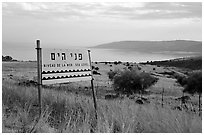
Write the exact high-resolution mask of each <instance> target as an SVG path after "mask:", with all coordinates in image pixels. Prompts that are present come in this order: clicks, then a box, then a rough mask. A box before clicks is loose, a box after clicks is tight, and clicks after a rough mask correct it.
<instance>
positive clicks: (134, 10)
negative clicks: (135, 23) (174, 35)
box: [2, 2, 202, 20]
mask: <svg viewBox="0 0 204 135" xmlns="http://www.w3.org/2000/svg"><path fill="white" fill-rule="evenodd" d="M2 9H3V15H4V16H6V15H16V16H19V17H20V16H28V17H36V18H41V19H42V18H45V19H49V18H51V19H59V18H61V19H68V18H70V17H77V18H82V19H84V18H94V19H97V18H100V17H102V18H117V19H118V18H119V19H130V20H139V19H140V20H147V19H150V20H154V19H178V18H201V17H202V3H201V2H195V3H189V2H183V3H178V2H176V3H169V2H168V3H167V2H152V3H151V2H150V3H147V2H146V3H137V2H135V3H130V2H126V3H125V2H123V3H121V2H120V3H118V2H117V3H116V2H114V3H110V2H106V3H99V2H95V3H94V2H92V3H87V2H86V3H79V2H64V3H62V2H58V3H51V2H49V3H48V2H44V3H37V2H34V3H31V2H30V3H11V2H9V3H5V2H4V3H3V6H2Z"/></svg>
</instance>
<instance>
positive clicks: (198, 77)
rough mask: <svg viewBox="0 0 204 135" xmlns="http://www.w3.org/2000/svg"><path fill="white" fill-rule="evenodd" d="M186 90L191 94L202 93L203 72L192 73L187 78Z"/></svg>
mask: <svg viewBox="0 0 204 135" xmlns="http://www.w3.org/2000/svg"><path fill="white" fill-rule="evenodd" d="M184 92H188V93H190V94H195V93H198V94H202V72H195V73H192V74H191V75H190V76H189V77H188V78H187V79H186V87H185V88H184Z"/></svg>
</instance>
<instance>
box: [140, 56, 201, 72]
mask: <svg viewBox="0 0 204 135" xmlns="http://www.w3.org/2000/svg"><path fill="white" fill-rule="evenodd" d="M141 64H150V65H157V66H167V67H169V66H170V67H178V68H185V69H190V70H202V57H201V56H200V57H189V58H179V59H173V60H164V61H151V62H146V63H141Z"/></svg>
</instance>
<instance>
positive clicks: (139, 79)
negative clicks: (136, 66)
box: [113, 70, 158, 94]
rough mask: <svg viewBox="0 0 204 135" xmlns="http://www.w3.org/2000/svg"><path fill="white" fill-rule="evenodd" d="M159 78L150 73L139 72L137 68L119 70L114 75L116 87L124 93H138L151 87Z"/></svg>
mask: <svg viewBox="0 0 204 135" xmlns="http://www.w3.org/2000/svg"><path fill="white" fill-rule="evenodd" d="M157 80H158V79H157V78H155V77H152V76H151V75H150V74H148V73H144V72H138V71H136V70H124V71H118V72H117V73H116V74H115V76H114V77H113V85H114V89H115V90H116V91H118V92H122V93H128V94H133V93H138V92H139V91H140V90H142V92H143V91H144V89H147V88H149V87H150V86H151V85H153V84H154V83H155V82H156V81H157Z"/></svg>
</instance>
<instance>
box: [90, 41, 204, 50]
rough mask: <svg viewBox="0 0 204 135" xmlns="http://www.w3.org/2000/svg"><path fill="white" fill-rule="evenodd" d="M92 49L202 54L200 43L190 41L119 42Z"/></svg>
mask: <svg viewBox="0 0 204 135" xmlns="http://www.w3.org/2000/svg"><path fill="white" fill-rule="evenodd" d="M94 48H107V49H128V50H129V49H131V50H136V51H144V52H164V51H168V52H169V51H177V52H198V53H202V42H199V41H190V40H172V41H119V42H112V43H107V44H101V45H97V46H95V47H94Z"/></svg>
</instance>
